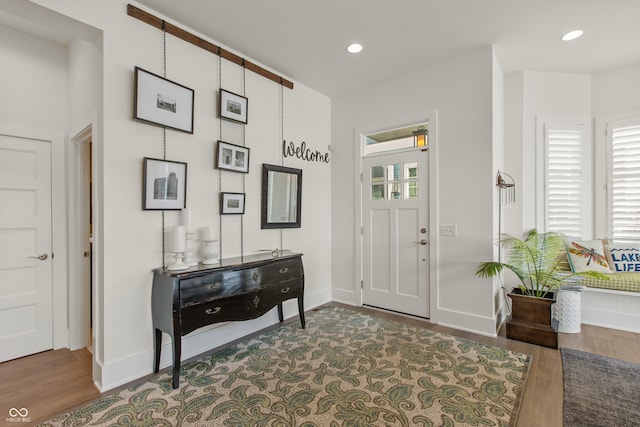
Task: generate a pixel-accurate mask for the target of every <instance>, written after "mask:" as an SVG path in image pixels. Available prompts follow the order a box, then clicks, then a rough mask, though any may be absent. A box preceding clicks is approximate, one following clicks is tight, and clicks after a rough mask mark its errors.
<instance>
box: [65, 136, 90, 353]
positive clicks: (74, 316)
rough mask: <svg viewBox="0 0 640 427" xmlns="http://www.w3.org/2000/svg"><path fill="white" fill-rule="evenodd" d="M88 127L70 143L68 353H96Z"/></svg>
mask: <svg viewBox="0 0 640 427" xmlns="http://www.w3.org/2000/svg"><path fill="white" fill-rule="evenodd" d="M92 128H93V127H92V126H91V125H89V126H87V127H86V128H85V129H83V130H82V131H81V132H79V133H78V134H77V135H76V136H75V137H73V138H72V139H71V143H70V150H69V151H70V158H69V163H70V164H69V187H70V188H69V202H70V203H69V349H70V350H72V351H73V350H78V349H81V348H87V349H88V350H89V351H91V352H92V351H93V333H92V331H93V288H94V286H93V284H94V283H93V282H94V280H93V277H94V274H93V270H94V269H93V265H94V259H93V223H94V221H93V212H94V208H93V195H94V192H93V181H94V180H93V166H92V164H93V148H94V145H93V135H92Z"/></svg>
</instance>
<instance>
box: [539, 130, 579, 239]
mask: <svg viewBox="0 0 640 427" xmlns="http://www.w3.org/2000/svg"><path fill="white" fill-rule="evenodd" d="M583 135H584V132H583V126H582V125H559V126H553V125H547V126H546V185H545V188H546V194H545V196H546V197H545V198H546V228H547V231H556V232H559V233H564V234H567V235H569V236H582V235H583V232H584V196H583V192H584V177H583V169H584V167H585V164H584V163H585V162H584V155H583Z"/></svg>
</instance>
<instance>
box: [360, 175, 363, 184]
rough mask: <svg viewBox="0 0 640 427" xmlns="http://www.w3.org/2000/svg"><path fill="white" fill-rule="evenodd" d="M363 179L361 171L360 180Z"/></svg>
mask: <svg viewBox="0 0 640 427" xmlns="http://www.w3.org/2000/svg"><path fill="white" fill-rule="evenodd" d="M362 179H363V178H362V173H360V182H362Z"/></svg>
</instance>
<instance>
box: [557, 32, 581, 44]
mask: <svg viewBox="0 0 640 427" xmlns="http://www.w3.org/2000/svg"><path fill="white" fill-rule="evenodd" d="M582 33H583V31H582V30H573V31H569V32H568V33H567V34H565V35H564V36H562V41H565V42H568V41H569V40H575V39H577V38H578V37H580V36H581V35H582Z"/></svg>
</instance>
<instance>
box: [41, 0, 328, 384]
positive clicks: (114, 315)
mask: <svg viewBox="0 0 640 427" xmlns="http://www.w3.org/2000/svg"><path fill="white" fill-rule="evenodd" d="M34 2H35V3H38V4H41V5H43V6H46V7H48V8H50V9H52V10H54V11H56V12H59V13H62V14H64V15H67V16H70V17H72V18H74V19H77V20H78V21H80V22H83V23H86V24H89V25H91V26H94V27H96V28H99V29H101V30H102V31H103V38H102V43H103V58H102V60H103V63H102V69H101V74H102V78H103V87H104V97H103V101H102V105H101V108H102V111H100V113H99V114H100V116H101V121H102V129H101V132H102V135H101V143H102V152H101V153H100V155H101V159H99V162H100V166H101V168H102V169H101V176H99V180H100V181H101V184H102V187H103V190H102V200H103V205H102V209H101V212H100V213H99V214H101V216H102V220H103V230H104V232H103V235H102V236H101V238H102V242H103V259H104V264H103V278H102V283H100V284H99V286H100V291H101V292H102V295H103V307H102V315H103V318H104V334H103V337H101V344H102V346H103V349H104V358H103V360H102V361H101V363H102V366H101V367H100V369H99V371H100V372H99V374H98V375H97V377H98V378H97V379H98V381H99V382H100V384H99V385H100V386H101V388H102V389H109V388H112V387H115V386H117V385H119V384H122V383H124V382H127V381H129V380H132V379H134V378H137V377H140V376H142V375H144V374H147V373H149V372H151V368H152V326H151V315H150V306H149V304H150V294H151V278H152V270H153V269H154V268H157V267H159V266H160V265H161V263H162V260H161V217H160V212H156V211H143V210H141V186H142V158H143V157H156V158H161V157H162V154H163V153H162V130H161V129H160V128H158V127H154V126H150V125H147V124H143V123H139V122H136V121H134V120H132V115H133V111H132V104H133V68H134V66H136V65H137V66H140V67H142V68H144V69H147V70H149V71H152V72H155V73H157V74H162V52H163V50H162V38H161V32H160V31H159V30H157V29H155V28H152V27H150V26H148V25H147V24H144V23H142V22H141V21H138V20H136V19H134V18H131V17H129V16H128V15H127V14H126V4H127V3H129V2H127V1H109V2H100V3H96V2H91V3H87V2H86V1H82V0H63V1H49V0H36V1H34ZM167 19H168V20H169V21H170V18H167ZM213 42H214V43H215V41H213ZM76 48H77V46H76ZM85 48H86V46H85ZM218 67H219V65H218V57H216V56H214V55H212V54H210V53H208V52H206V51H204V50H202V49H199V48H197V47H195V46H193V45H191V44H188V43H185V42H183V41H181V40H178V39H176V38H174V37H173V36H170V35H168V36H167V77H168V78H169V79H171V80H174V81H177V82H179V83H181V84H183V85H185V86H187V87H190V88H192V89H194V90H195V125H194V134H193V135H190V134H186V133H181V132H177V131H172V130H168V131H167V158H168V159H170V160H176V161H183V162H187V163H188V183H189V186H188V190H187V206H188V207H190V208H191V209H192V211H193V214H194V222H195V223H196V225H197V226H205V225H214V226H217V224H218V209H219V206H218V205H219V202H218V200H219V199H218V188H219V186H222V191H240V190H241V188H242V176H241V175H239V174H234V173H230V172H225V173H223V174H222V182H220V179H219V173H218V170H215V169H214V168H213V161H214V147H215V141H216V140H218V139H220V135H222V139H223V140H225V141H228V142H231V143H235V144H238V143H241V141H242V136H243V130H242V127H241V126H239V125H238V124H236V123H231V122H222V123H220V121H219V120H218V119H217V115H218V112H217V90H218V79H219V75H218ZM221 80H222V87H223V88H225V89H227V90H230V91H233V92H236V93H242V92H243V88H245V89H246V96H247V97H248V98H249V109H248V111H249V124H248V125H247V126H246V127H245V128H244V137H245V142H246V145H247V146H248V147H250V148H251V165H250V173H249V174H248V175H247V176H246V182H245V186H246V187H245V191H246V194H247V200H246V215H244V226H243V228H244V251H245V253H250V252H254V251H256V250H258V249H266V248H271V249H273V248H275V247H279V246H280V231H278V230H264V231H263V230H261V229H260V223H259V218H260V217H259V213H260V173H261V165H262V163H263V162H265V163H275V164H280V162H281V157H280V153H281V131H280V123H281V122H280V87H279V85H277V84H276V83H273V82H270V81H267V80H265V79H263V78H261V77H259V76H257V75H254V74H252V73H251V72H249V71H247V72H246V74H244V78H243V71H242V69H241V68H240V67H238V66H236V65H234V64H231V63H228V62H226V61H223V62H222V76H221ZM283 95H284V106H285V107H284V108H285V119H284V137H285V138H286V139H287V140H293V141H295V142H297V143H299V142H301V141H303V140H304V141H306V142H307V145H308V146H310V147H312V148H314V149H318V150H320V151H325V150H326V147H327V146H328V145H329V142H330V102H329V99H328V98H327V97H325V96H323V95H321V94H319V93H317V92H315V91H313V90H310V89H308V88H305V87H304V86H303V85H300V84H297V83H296V86H295V89H294V90H289V89H286V88H285V89H284V94H283ZM94 96H99V95H94ZM76 108H78V109H80V110H83V109H84V107H82V106H80V105H76V104H74V106H73V107H72V110H73V111H75V109H76ZM78 114H80V113H78ZM75 115H76V113H74V116H75ZM63 123H65V124H66V123H67V121H66V120H65V121H63ZM284 164H285V166H291V167H298V168H302V169H303V207H302V228H301V229H295V230H284V231H283V232H282V233H283V242H284V246H285V247H286V248H288V249H292V250H295V251H301V252H303V253H304V257H303V260H304V265H305V278H306V290H305V294H306V296H305V301H306V307H307V308H311V307H313V306H315V305H318V304H321V303H324V302H326V301H328V300H330V298H331V275H330V271H331V257H330V252H331V237H330V235H331V233H330V232H329V230H330V229H331V222H330V218H331V214H330V212H331V198H330V191H331V189H330V187H329V185H328V183H329V182H330V179H331V178H330V172H331V168H330V165H326V164H324V163H308V162H304V161H301V160H298V159H295V160H292V159H286V160H285V162H284ZM178 221H179V215H178V213H177V212H167V213H166V225H167V226H171V225H174V224H177V223H178ZM240 229H241V224H240V217H239V216H229V217H224V218H223V226H222V240H223V256H234V255H238V254H239V253H240V246H241V245H240V242H241V239H240ZM295 313H296V308H295V304H294V303H291V304H286V305H285V316H292V315H294V314H295ZM276 320H277V316H276V314H275V312H274V313H270V314H268V315H266V316H264V317H262V318H260V319H256V320H253V321H249V322H238V323H232V324H229V325H225V326H222V327H217V328H213V329H210V330H206V329H205V330H204V331H201V332H195V333H194V334H192V335H190V336H189V337H187V338H185V340H184V341H183V358H187V357H190V356H193V355H195V354H197V353H199V352H202V351H205V350H206V349H208V348H212V347H215V346H218V345H220V344H222V343H224V342H226V341H229V340H232V339H235V338H237V337H239V336H242V335H246V334H247V333H250V332H252V331H254V330H257V329H260V328H262V327H265V326H267V325H269V324H273V323H275V322H276ZM168 353H169V352H168V351H167V348H166V347H165V351H164V352H163V359H162V364H163V365H166V364H168V363H169V361H170V355H169V354H168Z"/></svg>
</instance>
